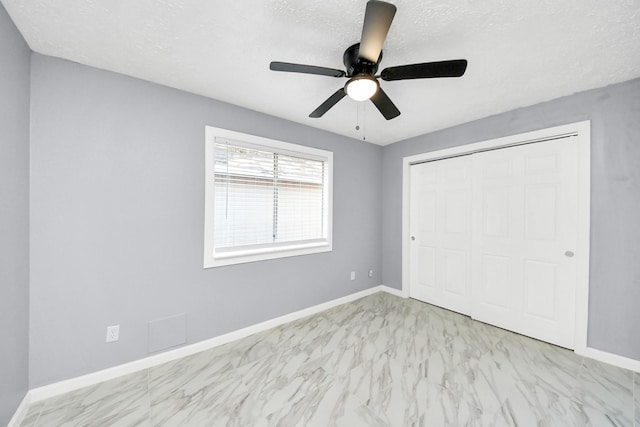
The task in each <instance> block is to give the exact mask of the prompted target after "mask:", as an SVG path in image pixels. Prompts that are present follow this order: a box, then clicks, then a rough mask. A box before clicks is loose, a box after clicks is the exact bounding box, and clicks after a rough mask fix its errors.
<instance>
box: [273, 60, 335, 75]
mask: <svg viewBox="0 0 640 427" xmlns="http://www.w3.org/2000/svg"><path fill="white" fill-rule="evenodd" d="M269 69H270V70H272V71H287V72H290V73H305V74H317V75H319V76H329V77H345V76H346V75H347V73H345V72H344V71H342V70H338V69H335V68H326V67H316V66H314V65H303V64H292V63H290V62H276V61H274V62H272V63H271V64H269Z"/></svg>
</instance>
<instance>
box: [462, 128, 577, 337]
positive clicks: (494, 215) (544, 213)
mask: <svg viewBox="0 0 640 427" xmlns="http://www.w3.org/2000/svg"><path fill="white" fill-rule="evenodd" d="M576 159H577V143H576V138H575V137H568V138H565V139H560V140H555V141H548V142H539V143H535V144H527V145H521V146H517V147H511V148H505V149H500V150H494V151H487V152H483V153H477V154H474V155H473V156H472V161H473V168H472V170H473V202H472V203H473V206H474V215H473V237H472V242H473V243H472V245H473V258H472V267H471V270H472V275H473V280H474V282H473V291H472V294H473V297H472V299H473V301H472V313H471V315H472V317H473V318H474V319H477V320H480V321H483V322H486V323H490V324H492V325H496V326H499V327H502V328H505V329H509V330H512V331H515V332H518V333H521V334H523V335H527V336H530V337H534V338H538V339H540V340H543V341H547V342H550V343H553V344H557V345H560V346H563V347H567V348H573V347H574V328H575V325H574V323H575V286H576V274H575V272H576V266H575V259H574V258H573V253H572V251H574V250H575V247H576V243H577V233H576V230H577V228H576V227H577V218H578V211H577V189H578V187H577V185H578V171H577V161H576Z"/></svg>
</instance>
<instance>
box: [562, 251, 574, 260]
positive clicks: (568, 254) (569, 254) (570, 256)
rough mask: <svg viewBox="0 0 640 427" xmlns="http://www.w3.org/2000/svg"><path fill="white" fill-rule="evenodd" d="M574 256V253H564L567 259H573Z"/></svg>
mask: <svg viewBox="0 0 640 427" xmlns="http://www.w3.org/2000/svg"><path fill="white" fill-rule="evenodd" d="M573 255H574V254H573V251H566V252H565V253H564V256H566V257H567V258H573Z"/></svg>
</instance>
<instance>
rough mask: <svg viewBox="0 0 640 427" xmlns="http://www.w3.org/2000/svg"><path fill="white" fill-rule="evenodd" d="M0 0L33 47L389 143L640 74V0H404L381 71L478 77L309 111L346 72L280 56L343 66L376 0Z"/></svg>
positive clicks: (413, 85) (416, 85)
mask: <svg viewBox="0 0 640 427" xmlns="http://www.w3.org/2000/svg"><path fill="white" fill-rule="evenodd" d="M1 1H2V3H3V4H4V6H5V8H6V9H7V11H8V12H9V14H10V15H11V17H12V19H13V20H14V21H15V23H16V25H17V26H18V28H19V30H20V31H21V32H22V34H23V35H24V37H25V39H26V40H27V42H28V43H29V46H30V47H31V49H33V50H34V51H35V52H38V53H42V54H45V55H51V56H56V57H61V58H66V59H70V60H72V61H76V62H80V63H82V64H86V65H90V66H94V67H98V68H102V69H106V70H111V71H115V72H118V73H122V74H127V75H131V76H135V77H139V78H142V79H145V80H149V81H152V82H156V83H160V84H163V85H166V86H171V87H174V88H178V89H183V90H186V91H189V92H193V93H197V94H201V95H204V96H207V97H211V98H215V99H218V100H221V101H225V102H229V103H232V104H236V105H240V106H243V107H247V108H250V109H253V110H257V111H261V112H264V113H267V114H271V115H274V116H278V117H282V118H285V119H289V120H292V121H295V122H299V123H303V124H306V125H309V126H314V127H318V128H321V129H326V130H329V131H331V132H335V133H339V134H342V135H346V136H350V137H354V138H358V139H362V138H363V136H366V140H367V141H369V142H373V143H377V144H382V145H384V144H388V143H392V142H395V141H399V140H402V139H405V138H409V137H412V136H416V135H420V134H423V133H428V132H432V131H434V130H437V129H442V128H446V127H449V126H452V125H455V124H459V123H464V122H468V121H470V120H474V119H478V118H481V117H486V116H489V115H492V114H497V113H500V112H504V111H508V110H512V109H514V108H518V107H522V106H526V105H532V104H536V103H539V102H542V101H545V100H549V99H553V98H557V97H559V96H563V95H568V94H572V93H575V92H579V91H582V90H586V89H591V88H595V87H601V86H606V85H608V84H611V83H616V82H621V81H624V80H629V79H632V78H635V77H639V76H640V1H639V0H611V1H602V0H528V1H522V0H521V1H517V0H516V1H513V0H487V1H478V0H457V1H455V2H454V1H448V2H445V1H441V0H438V1H436V0H397V1H394V2H393V3H394V4H395V5H396V6H397V7H398V12H397V14H396V17H395V20H394V22H393V25H392V26H391V30H390V31H389V35H388V38H387V41H386V43H385V46H384V58H383V61H382V64H381V66H380V69H383V68H385V67H389V66H395V65H404V64H412V63H417V62H427V61H438V60H448V59H459V58H466V59H467V60H468V61H469V67H468V68H467V73H466V74H465V75H464V76H463V77H462V78H458V79H429V80H408V81H395V82H384V81H383V82H381V85H382V87H383V88H384V90H385V91H386V92H387V94H388V95H389V96H390V97H391V99H392V100H393V101H394V103H395V104H396V105H397V107H398V108H399V109H400V111H401V112H402V115H401V116H399V117H398V118H396V119H393V120H390V121H386V120H384V119H383V118H382V116H381V115H380V114H379V113H378V111H377V110H376V109H375V107H374V106H373V104H371V103H370V102H360V103H358V102H355V101H353V100H351V99H349V98H345V99H343V100H342V101H340V102H339V103H338V104H337V105H336V106H335V107H334V108H333V109H331V110H330V111H329V112H328V113H327V114H325V115H324V117H322V118H320V119H310V118H308V114H309V113H310V112H311V111H313V110H314V109H315V108H316V107H317V106H318V105H319V104H320V103H321V102H322V101H324V100H325V99H326V98H327V97H328V96H329V95H331V94H332V93H333V92H335V90H336V89H338V88H339V87H341V86H342V85H343V84H344V83H345V81H346V80H344V79H336V78H332V77H324V76H313V75H305V74H292V73H278V72H273V71H269V69H268V68H269V62H270V61H272V60H276V61H285V62H296V63H303V64H311V65H319V66H325V67H332V68H340V69H343V65H342V54H343V52H344V50H345V48H347V47H348V46H349V45H351V44H353V43H356V42H358V41H359V39H360V32H361V29H362V21H363V17H364V10H365V5H366V1H365V0H250V1H206V0H192V1H186V0H182V1H181V0H136V1H130V0H128V1H127V0H109V1H107V0H55V1H53V0H1ZM356 124H359V125H360V129H359V130H356Z"/></svg>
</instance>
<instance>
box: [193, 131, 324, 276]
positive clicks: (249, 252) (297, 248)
mask: <svg viewBox="0 0 640 427" xmlns="http://www.w3.org/2000/svg"><path fill="white" fill-rule="evenodd" d="M220 139H226V140H229V142H230V143H231V145H240V146H246V147H253V148H258V149H260V150H267V151H270V152H274V153H280V154H284V155H289V156H295V157H302V158H307V159H313V160H322V161H324V162H325V168H326V169H325V173H326V175H325V187H324V191H323V193H324V200H323V234H324V235H323V236H322V238H320V239H314V240H305V241H300V242H279V243H268V244H256V245H250V246H235V247H224V248H220V249H218V250H217V251H216V248H215V244H214V232H215V160H214V159H215V144H216V140H220ZM332 250H333V152H331V151H327V150H321V149H318V148H313V147H307V146H304V145H298V144H292V143H289V142H284V141H278V140H275V139H269V138H264V137H260V136H256V135H250V134H246V133H242V132H235V131H231V130H228V129H222V128H217V127H213V126H205V203H204V268H213V267H222V266H226V265H234V264H241V263H246V262H255V261H264V260H269V259H277V258H285V257H292V256H300V255H309V254H315V253H321V252H330V251H332Z"/></svg>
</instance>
